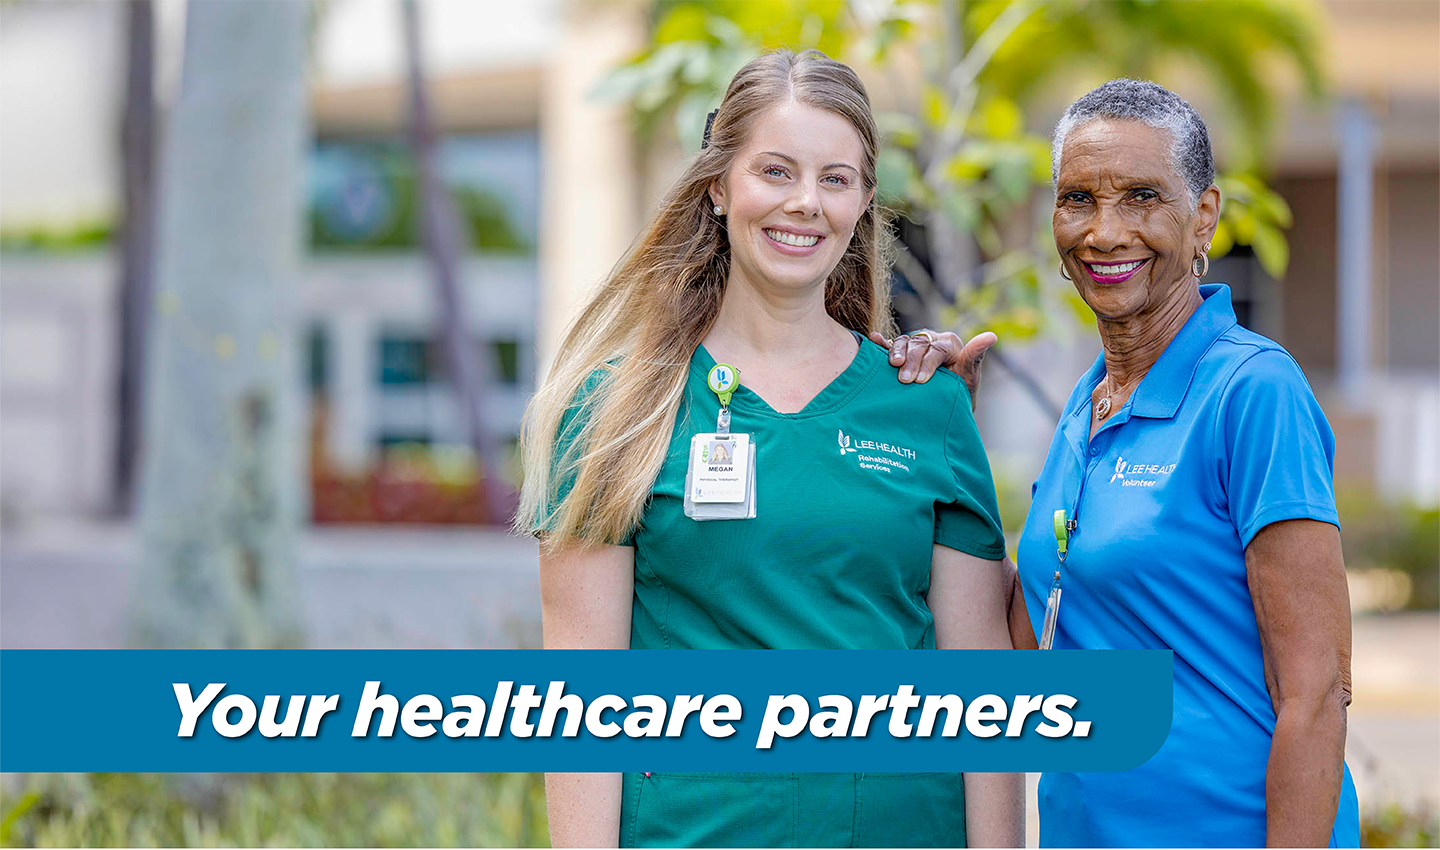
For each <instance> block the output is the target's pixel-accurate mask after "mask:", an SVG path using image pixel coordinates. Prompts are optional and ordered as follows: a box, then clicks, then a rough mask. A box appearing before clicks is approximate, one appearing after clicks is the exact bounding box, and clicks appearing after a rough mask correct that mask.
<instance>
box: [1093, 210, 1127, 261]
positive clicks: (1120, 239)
mask: <svg viewBox="0 0 1440 850" xmlns="http://www.w3.org/2000/svg"><path fill="white" fill-rule="evenodd" d="M1129 242H1130V227H1129V225H1127V224H1126V223H1125V220H1124V217H1123V216H1121V215H1120V210H1119V208H1118V207H1117V206H1116V205H1115V204H1106V203H1101V204H1097V205H1096V209H1095V215H1094V216H1092V217H1091V220H1090V227H1089V229H1088V230H1087V231H1086V233H1085V247H1087V248H1091V249H1093V250H1095V251H1097V252H1099V253H1101V254H1108V253H1110V252H1111V251H1114V250H1116V249H1118V248H1123V247H1125V246H1126V245H1128V244H1129Z"/></svg>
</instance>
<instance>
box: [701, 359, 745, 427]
mask: <svg viewBox="0 0 1440 850" xmlns="http://www.w3.org/2000/svg"><path fill="white" fill-rule="evenodd" d="M706 383H708V384H709V385H710V391H711V392H713V393H715V395H716V397H717V398H719V399H720V415H719V416H718V417H717V418H716V419H715V431H716V433H719V434H728V433H730V396H732V395H734V394H735V388H736V387H738V386H739V385H740V370H739V369H736V368H735V367H734V366H731V365H730V364H729V363H716V364H715V367H714V368H713V369H711V370H710V375H709V376H708V377H707V378H706Z"/></svg>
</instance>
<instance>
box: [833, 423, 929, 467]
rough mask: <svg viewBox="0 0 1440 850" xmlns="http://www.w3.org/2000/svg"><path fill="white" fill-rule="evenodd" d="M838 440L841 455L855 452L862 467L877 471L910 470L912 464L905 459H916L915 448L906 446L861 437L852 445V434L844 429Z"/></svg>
mask: <svg viewBox="0 0 1440 850" xmlns="http://www.w3.org/2000/svg"><path fill="white" fill-rule="evenodd" d="M838 440H839V442H840V456H841V457H844V456H845V455H846V453H847V452H855V453H856V458H855V459H856V460H857V461H858V462H859V463H860V468H861V469H873V470H876V471H877V472H895V471H897V470H899V471H904V472H910V471H911V470H910V465H909V464H908V463H906V462H905V461H913V460H915V450H914V449H907V448H905V447H904V446H895V445H891V444H890V443H884V442H877V441H875V440H862V439H859V438H856V439H855V440H854V443H853V445H852V443H851V440H850V435H849V434H846V433H845V432H844V431H840V432H839V437H838Z"/></svg>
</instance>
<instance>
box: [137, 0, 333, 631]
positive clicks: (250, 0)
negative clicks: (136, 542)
mask: <svg viewBox="0 0 1440 850" xmlns="http://www.w3.org/2000/svg"><path fill="white" fill-rule="evenodd" d="M309 14H310V6H309V4H307V3H299V2H289V1H288V0H247V2H244V3H239V2H223V3H222V2H206V3H191V4H190V5H189V6H188V12H187V18H186V24H185V26H186V32H185V65H184V69H183V71H182V79H181V90H180V96H179V99H178V100H177V102H176V103H175V106H174V110H173V112H172V113H171V118H170V124H169V128H168V132H167V134H166V144H165V148H164V155H163V157H162V158H161V162H160V166H161V182H160V187H159V196H160V202H159V212H160V215H159V218H158V219H157V249H158V250H157V264H156V284H157V291H158V297H157V307H158V309H157V311H156V315H155V316H154V317H153V321H152V323H151V327H152V328H153V334H152V337H153V339H152V343H153V346H152V349H151V357H150V358H149V364H148V370H147V371H148V374H147V380H146V382H145V383H146V405H145V439H144V445H145V448H146V450H145V454H144V459H143V461H142V472H141V489H140V525H141V532H142V546H143V550H142V559H141V567H140V578H139V584H138V587H137V591H138V596H137V599H136V608H135V610H134V619H133V623H132V625H133V627H134V631H133V634H132V640H133V641H134V642H136V643H138V644H139V645H142V646H157V647H177V648H179V647H214V648H241V647H277V646H293V645H297V644H298V643H299V636H300V632H299V617H298V610H299V600H298V598H297V597H298V594H297V590H296V586H295V582H294V579H293V564H292V563H291V558H292V538H293V536H294V529H295V524H296V522H297V520H298V518H299V516H300V505H301V492H302V491H301V488H300V486H299V484H300V481H301V479H302V470H304V468H305V464H304V463H303V458H301V457H298V456H297V455H298V453H299V452H302V451H303V450H304V445H305V442H304V440H303V439H301V436H300V429H298V428H296V427H294V419H293V416H292V413H293V411H292V407H293V405H292V404H291V403H290V402H291V401H292V400H293V399H294V398H296V397H297V394H298V385H299V378H298V370H296V369H295V368H294V364H293V363H292V362H291V359H290V353H291V343H292V339H291V337H292V336H293V334H292V333H291V328H290V327H289V325H288V321H287V316H288V311H287V310H286V309H285V304H284V301H285V297H286V296H287V295H288V294H289V293H290V292H292V291H293V290H294V289H295V287H296V286H297V285H298V284H299V282H300V260H301V251H302V245H301V237H302V233H303V229H302V221H303V218H302V197H303V192H304V165H305V155H306V148H307V145H308V142H309V133H308V128H307V115H308V99H307V87H306V79H305V55H306V34H307V20H308V16H309Z"/></svg>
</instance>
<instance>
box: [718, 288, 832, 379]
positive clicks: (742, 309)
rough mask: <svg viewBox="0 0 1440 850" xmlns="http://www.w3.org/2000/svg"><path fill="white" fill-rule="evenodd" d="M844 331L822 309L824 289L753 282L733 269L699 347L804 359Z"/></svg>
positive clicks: (827, 346)
mask: <svg viewBox="0 0 1440 850" xmlns="http://www.w3.org/2000/svg"><path fill="white" fill-rule="evenodd" d="M842 338H843V339H845V340H847V341H848V340H849V332H848V331H846V330H845V329H844V328H843V327H841V326H840V324H839V323H838V322H836V321H835V320H834V319H832V318H830V314H829V313H827V312H825V287H824V284H821V285H820V286H816V287H811V288H809V289H806V290H804V291H802V292H785V291H779V290H777V289H775V288H773V287H765V286H756V285H754V284H752V283H751V282H750V281H748V280H746V279H745V278H744V277H743V275H741V274H738V273H737V272H736V271H735V270H734V269H733V268H732V271H731V273H730V279H729V281H727V282H726V285H725V295H724V296H723V297H722V298H721V301H720V312H719V314H718V315H717V316H716V317H715V324H714V325H713V326H712V327H711V328H710V332H709V333H708V334H706V335H705V340H704V343H705V347H706V348H707V349H709V350H710V351H711V353H715V352H716V351H717V349H718V350H721V351H725V352H733V353H736V354H739V353H744V354H753V355H758V356H760V357H765V358H783V359H792V358H796V359H802V360H803V359H806V358H808V357H811V356H813V355H814V354H815V353H817V352H819V351H823V350H827V349H829V348H830V347H831V346H834V345H835V344H836V343H837V341H838V340H840V339H842Z"/></svg>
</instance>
